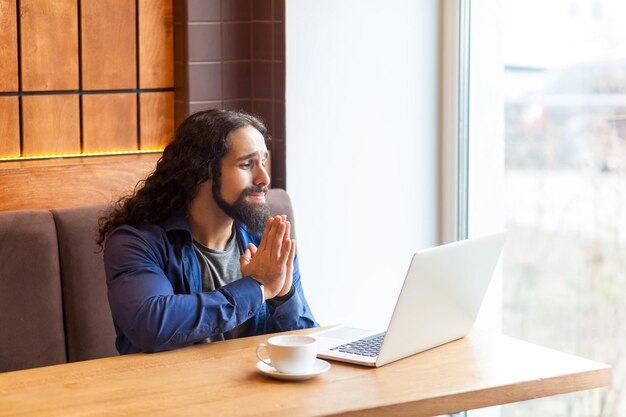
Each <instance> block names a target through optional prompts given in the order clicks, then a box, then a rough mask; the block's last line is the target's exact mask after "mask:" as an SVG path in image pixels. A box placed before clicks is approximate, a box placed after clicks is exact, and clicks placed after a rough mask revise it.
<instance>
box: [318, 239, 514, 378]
mask: <svg viewBox="0 0 626 417" xmlns="http://www.w3.org/2000/svg"><path fill="white" fill-rule="evenodd" d="M505 234H506V232H500V233H496V234H493V235H488V236H483V237H479V238H473V239H467V240H462V241H458V242H454V243H449V244H446V245H442V246H437V247H434V248H429V249H425V250H421V251H418V252H416V253H415V254H414V255H413V259H412V260H411V264H410V265H409V270H408V272H407V274H406V278H405V279H404V284H403V285H402V290H401V291H400V295H399V296H398V300H397V301H396V306H395V308H394V311H393V315H392V317H391V320H390V321H389V325H388V326H387V330H386V331H384V332H374V331H368V330H364V329H358V328H354V327H349V326H338V327H333V328H332V329H329V330H324V331H321V332H317V333H314V334H313V335H312V336H315V337H316V338H317V341H318V355H317V356H318V357H319V358H324V359H331V360H336V361H342V362H349V363H354V364H357V365H365V366H373V367H379V366H383V365H386V364H388V363H390V362H394V361H396V360H399V359H402V358H405V357H407V356H411V355H414V354H416V353H419V352H423V351H425V350H428V349H431V348H434V347H436V346H439V345H442V344H444V343H448V342H451V341H453V340H456V339H460V338H461V337H464V336H466V335H467V334H468V333H469V332H470V331H471V330H472V327H473V326H474V322H475V321H476V317H477V316H478V312H479V310H480V307H481V305H482V302H483V299H484V297H485V293H486V292H487V288H488V287H489V283H490V281H491V277H492V275H493V271H494V269H495V267H496V264H497V262H498V259H499V258H500V253H501V252H502V248H503V247H504V241H505Z"/></svg>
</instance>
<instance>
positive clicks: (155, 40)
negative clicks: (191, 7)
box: [138, 0, 174, 88]
mask: <svg viewBox="0 0 626 417" xmlns="http://www.w3.org/2000/svg"><path fill="white" fill-rule="evenodd" d="M138 19H139V87H140V88H165V87H173V86H174V26H173V14H172V0H139V16H138Z"/></svg>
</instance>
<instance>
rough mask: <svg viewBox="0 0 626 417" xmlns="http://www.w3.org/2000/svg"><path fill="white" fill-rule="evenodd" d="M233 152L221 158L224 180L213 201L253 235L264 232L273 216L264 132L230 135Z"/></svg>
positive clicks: (243, 131) (241, 131) (242, 130)
mask: <svg viewBox="0 0 626 417" xmlns="http://www.w3.org/2000/svg"><path fill="white" fill-rule="evenodd" d="M228 138H229V140H230V148H231V149H230V152H228V154H226V156H225V157H224V158H222V161H221V165H222V178H221V181H220V183H219V184H218V187H217V189H214V190H213V198H214V199H215V201H216V202H217V204H218V206H219V207H220V208H221V209H222V210H223V211H224V212H225V213H226V214H227V215H229V216H230V217H232V218H233V219H234V220H235V221H238V222H241V223H243V224H245V225H246V226H247V227H248V229H250V230H251V231H255V232H256V231H262V230H263V228H264V227H265V223H266V222H267V219H268V218H269V216H270V210H269V207H268V206H267V204H266V202H265V194H266V193H267V187H268V186H269V183H270V177H269V175H268V173H267V171H266V170H265V163H266V162H267V157H268V152H267V147H266V146H265V140H264V138H263V135H262V134H261V132H259V131H258V130H256V129H255V128H254V127H252V126H246V127H242V128H239V129H236V130H234V131H232V132H230V134H229V135H228Z"/></svg>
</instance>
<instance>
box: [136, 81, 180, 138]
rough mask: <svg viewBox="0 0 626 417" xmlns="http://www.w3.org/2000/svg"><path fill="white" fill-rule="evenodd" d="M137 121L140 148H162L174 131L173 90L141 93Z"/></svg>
mask: <svg viewBox="0 0 626 417" xmlns="http://www.w3.org/2000/svg"><path fill="white" fill-rule="evenodd" d="M139 123H140V126H141V129H139V130H140V132H141V135H140V138H139V144H140V148H141V149H142V150H150V149H163V148H164V147H165V145H167V144H168V143H169V141H170V139H171V138H172V136H173V132H174V92H163V93H141V94H140V95H139Z"/></svg>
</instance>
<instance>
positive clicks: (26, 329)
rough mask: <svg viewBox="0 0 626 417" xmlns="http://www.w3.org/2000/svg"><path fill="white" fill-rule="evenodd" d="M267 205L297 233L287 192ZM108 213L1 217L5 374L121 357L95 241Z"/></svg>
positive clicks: (0, 328) (1, 359) (1, 362)
mask: <svg viewBox="0 0 626 417" xmlns="http://www.w3.org/2000/svg"><path fill="white" fill-rule="evenodd" d="M267 201H268V203H269V205H270V207H271V209H272V213H276V214H287V216H288V217H289V218H290V219H291V221H292V236H295V227H293V226H295V225H293V211H292V207H291V202H290V200H289V196H288V195H287V193H286V192H285V191H284V190H280V189H273V190H270V192H269V193H268V196H267ZM105 208H106V206H105V205H93V206H81V207H72V208H63V209H52V210H24V211H7V212H0V340H2V342H0V372H5V371H13V370H18V369H25V368H34V367H38V366H46V365H54V364H60V363H66V362H75V361H80V360H86V359H95V358H101V357H106V356H114V355H117V351H116V349H115V331H114V329H113V321H112V319H111V311H110V310H109V304H108V301H107V295H106V293H107V289H106V280H105V274H104V265H103V262H102V253H101V252H98V247H97V246H96V244H95V236H96V226H97V219H98V217H99V216H100V215H101V214H102V213H103V211H104V210H105Z"/></svg>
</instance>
